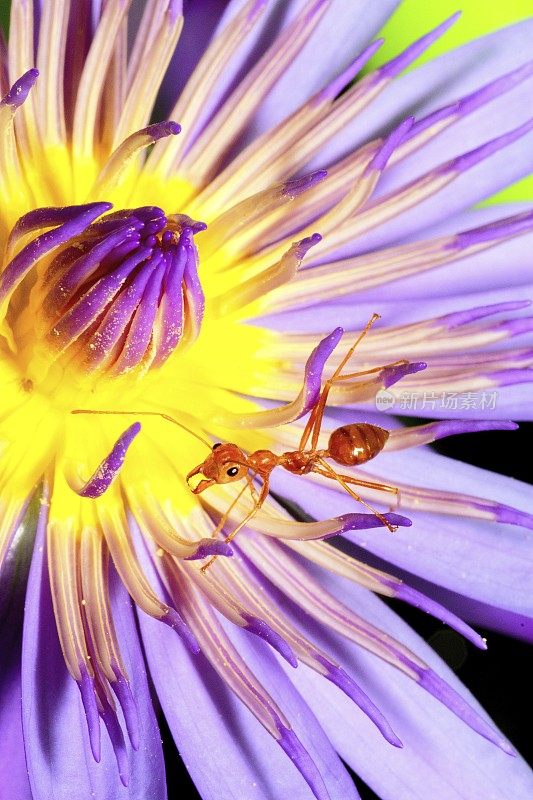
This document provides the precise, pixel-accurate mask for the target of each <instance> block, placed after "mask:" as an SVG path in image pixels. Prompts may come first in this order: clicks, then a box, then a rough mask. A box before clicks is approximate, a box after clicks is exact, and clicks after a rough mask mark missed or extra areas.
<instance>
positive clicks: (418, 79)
mask: <svg viewBox="0 0 533 800" xmlns="http://www.w3.org/2000/svg"><path fill="white" fill-rule="evenodd" d="M532 25H533V22H532V21H531V20H527V21H525V22H523V23H519V24H517V25H515V26H512V27H510V28H506V29H504V30H502V31H498V32H496V33H494V34H491V35H490V36H488V37H484V38H482V39H479V40H477V41H474V42H471V43H469V44H467V45H465V46H464V47H462V48H459V49H458V50H454V51H452V52H449V53H446V54H445V55H443V56H440V57H439V58H437V59H435V60H433V61H431V62H429V63H428V64H425V65H423V66H422V67H421V68H420V69H418V70H415V71H413V72H410V73H409V74H407V75H405V76H403V77H401V78H399V79H397V80H395V81H394V82H393V83H392V84H391V86H390V87H387V89H386V90H385V91H384V92H383V94H382V95H381V96H380V97H379V98H377V100H375V101H374V102H373V103H372V104H371V106H370V107H369V108H368V109H366V110H365V111H364V112H363V113H362V114H361V115H359V116H358V117H357V118H356V120H354V122H353V123H351V124H350V125H347V126H346V127H345V129H344V130H343V131H342V133H341V134H339V136H338V137H337V140H336V143H333V144H332V145H331V146H330V147H328V148H326V149H325V150H324V152H323V153H322V155H321V157H320V158H317V159H314V160H313V162H311V164H310V165H309V166H310V167H318V166H321V167H323V166H327V165H328V164H330V163H331V161H332V159H333V158H334V156H335V154H337V155H339V154H344V153H345V152H347V151H348V150H350V149H352V148H353V147H355V146H357V145H359V144H361V143H363V142H364V141H365V140H367V139H368V138H372V137H373V136H374V135H376V134H377V133H383V132H386V131H387V129H388V127H387V126H385V127H384V121H385V120H388V119H397V118H398V117H404V116H406V115H408V114H409V113H412V112H413V109H416V114H417V117H420V115H421V113H422V114H423V113H424V112H425V111H432V110H434V109H435V108H436V107H439V106H440V105H441V104H445V103H447V102H449V101H450V100H452V99H453V100H460V99H461V97H462V96H463V94H466V93H467V92H471V91H472V90H475V89H477V88H479V87H480V86H482V85H483V84H484V83H486V82H488V81H490V80H492V79H494V78H495V77H497V76H498V75H499V74H502V73H504V72H507V71H509V70H511V69H513V68H515V67H519V66H521V65H522V64H524V63H525V62H527V61H528V59H530V48H529V45H528V43H529V41H530V38H531V31H532ZM532 80H533V79H532V78H531V77H529V79H528V80H525V81H524V82H523V83H521V84H520V85H518V86H516V87H515V88H513V89H512V91H510V92H508V93H506V94H503V95H501V96H498V97H497V98H496V99H495V100H493V101H492V102H490V103H488V104H487V105H486V106H484V107H483V108H478V109H477V110H476V111H474V113H472V114H471V115H468V116H466V117H464V118H463V119H462V120H461V121H460V122H459V123H458V124H457V125H453V126H451V127H450V128H449V129H447V130H445V131H444V132H442V133H441V134H440V135H439V136H437V137H436V139H435V140H434V141H433V142H431V143H430V144H428V145H426V146H425V147H423V148H418V149H417V150H416V151H415V152H414V153H413V154H412V155H411V156H409V157H407V158H406V159H404V160H403V161H402V162H400V163H398V164H397V165H395V166H394V167H392V168H391V169H389V170H387V173H386V175H385V176H384V179H383V180H382V181H381V183H380V186H379V187H378V189H377V194H378V195H379V194H384V193H388V192H389V191H390V190H391V189H392V188H394V187H397V186H399V185H403V184H404V183H405V182H408V181H409V180H411V179H413V178H414V177H417V176H420V175H422V174H424V173H425V172H426V171H427V170H430V169H432V168H434V167H437V166H438V165H439V164H441V163H444V162H446V161H448V160H449V159H450V158H454V157H456V156H460V155H461V154H462V153H464V152H467V151H470V150H473V149H474V148H476V147H479V146H480V145H481V144H484V143H485V142H487V141H488V140H489V139H492V138H494V137H495V136H498V135H501V134H504V133H506V132H508V131H509V130H511V129H513V128H515V127H517V126H519V125H521V124H523V123H524V122H526V121H527V120H528V118H529V116H530V109H529V103H528V98H529V97H530V95H531V83H532ZM532 141H533V133H529V134H528V135H527V136H525V137H524V138H523V139H520V140H519V141H517V142H516V143H515V144H514V145H512V146H511V147H510V148H508V149H505V150H502V151H500V152H499V153H497V154H496V155H494V156H493V157H492V158H490V159H488V160H486V161H484V162H482V163H480V164H478V165H477V166H476V167H475V168H474V169H473V170H472V171H471V172H469V173H468V175H467V174H464V175H462V176H461V177H460V178H459V180H457V181H454V182H453V183H452V184H451V185H450V186H448V187H446V188H445V189H444V190H443V191H441V192H439V193H438V195H436V196H435V197H433V198H430V199H428V200H427V201H425V202H424V203H422V204H421V205H420V204H419V205H417V207H416V210H414V211H413V210H411V211H408V212H406V213H404V214H402V215H401V216H399V217H397V218H394V219H392V220H390V221H389V222H387V223H386V224H384V225H382V226H381V227H380V228H379V229H377V230H375V231H373V232H372V233H370V234H368V235H367V236H362V237H360V238H359V239H358V242H357V252H361V251H363V250H367V249H368V248H369V247H375V246H378V245H380V246H382V245H384V244H386V243H388V242H393V241H396V240H397V239H398V238H404V237H405V236H406V235H407V234H411V235H413V234H414V233H415V232H420V231H422V230H423V229H424V227H426V226H428V225H430V224H433V223H434V222H436V221H438V220H439V219H442V218H443V217H447V216H449V215H451V214H453V213H456V212H457V211H459V210H461V209H465V208H467V207H469V206H470V205H472V204H473V203H475V202H477V201H478V200H480V199H481V198H483V197H486V196H489V195H490V194H492V193H494V192H495V191H497V190H498V189H499V188H501V187H503V186H505V185H507V184H509V183H511V182H512V181H514V180H517V179H518V178H520V177H522V176H523V175H524V174H527V173H528V172H529V171H530V170H531V166H532V161H531V153H532V152H533V149H532V145H531V143H532Z"/></svg>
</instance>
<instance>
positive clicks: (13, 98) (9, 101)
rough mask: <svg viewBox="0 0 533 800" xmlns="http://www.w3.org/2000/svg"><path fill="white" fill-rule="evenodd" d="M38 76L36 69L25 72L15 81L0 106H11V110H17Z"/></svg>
mask: <svg viewBox="0 0 533 800" xmlns="http://www.w3.org/2000/svg"><path fill="white" fill-rule="evenodd" d="M38 76H39V70H38V69H29V70H28V71H27V72H25V73H24V75H22V77H21V78H19V79H18V80H17V81H15V83H14V84H13V86H12V87H11V89H10V90H9V92H8V93H7V94H6V96H5V97H4V98H3V100H2V102H1V104H0V105H3V106H12V107H13V108H18V107H19V106H21V105H22V103H23V102H24V101H25V100H26V98H27V96H28V94H29V92H30V89H31V88H32V87H33V86H34V84H35V81H36V80H37V78H38Z"/></svg>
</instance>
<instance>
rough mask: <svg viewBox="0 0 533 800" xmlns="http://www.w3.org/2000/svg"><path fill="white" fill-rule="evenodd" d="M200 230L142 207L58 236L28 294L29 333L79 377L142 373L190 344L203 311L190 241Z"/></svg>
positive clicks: (193, 224)
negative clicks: (99, 373) (72, 365)
mask: <svg viewBox="0 0 533 800" xmlns="http://www.w3.org/2000/svg"><path fill="white" fill-rule="evenodd" d="M43 211H44V210H43ZM65 211H66V210H65ZM23 219H24V218H23ZM63 227H65V226H63ZM205 227H206V226H205V224H204V223H202V222H193V220H191V219H190V218H189V217H186V216H185V215H180V214H176V215H169V216H166V215H165V213H164V212H163V211H162V210H161V209H160V208H157V207H154V206H147V207H143V208H136V209H130V210H124V211H118V212H114V213H111V214H108V215H107V216H104V217H101V218H100V219H99V220H98V221H94V222H92V224H90V225H88V226H87V227H85V228H84V230H83V231H82V232H81V233H79V234H77V235H76V236H73V237H70V238H68V239H67V240H66V241H64V242H63V246H62V247H61V249H57V248H56V251H55V252H54V254H53V257H51V258H50V257H49V258H48V260H47V262H46V263H45V264H44V267H42V268H41V269H40V270H39V272H40V274H39V276H38V279H37V281H36V284H35V285H34V288H33V290H32V296H33V302H32V304H31V305H32V307H33V308H34V309H35V308H36V306H38V307H37V310H36V319H34V320H33V324H34V325H35V327H36V328H37V331H36V332H37V338H38V339H39V340H40V341H41V343H43V344H44V345H45V346H46V349H47V350H49V351H50V353H51V355H52V358H53V360H54V361H56V360H57V359H61V360H62V361H65V360H67V361H68V362H69V363H72V361H73V360H74V361H75V362H76V364H77V366H78V367H79V368H80V369H81V370H82V371H84V372H85V373H87V372H92V371H96V370H99V371H102V370H103V371H105V372H106V373H107V374H110V375H120V374H123V373H126V372H129V371H131V370H135V369H137V368H139V369H140V370H141V371H143V372H144V371H146V370H147V369H148V368H150V367H156V366H160V365H161V364H163V363H164V361H166V359H167V358H168V357H169V356H170V355H171V353H173V351H174V350H175V349H176V348H177V347H178V345H180V344H181V345H183V344H186V343H190V342H191V341H193V340H194V339H195V338H196V337H197V336H198V333H199V330H200V326H201V323H202V317H203V311H204V296H203V292H202V287H201V285H200V281H199V279H198V252H197V249H196V245H195V243H194V240H193V237H194V235H195V234H196V233H198V232H199V231H201V230H204V229H205ZM58 230H59V228H56V229H55V231H53V232H52V233H56V232H57V231H58ZM47 235H50V233H49V232H48V233H46V234H44V235H43V236H42V237H41V238H44V237H45V236H47ZM36 241H37V240H34V242H33V243H32V244H35V242H36ZM26 249H27V248H26ZM41 263H42V262H41ZM36 301H37V302H36Z"/></svg>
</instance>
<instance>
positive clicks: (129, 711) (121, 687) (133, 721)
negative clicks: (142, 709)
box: [111, 665, 141, 750]
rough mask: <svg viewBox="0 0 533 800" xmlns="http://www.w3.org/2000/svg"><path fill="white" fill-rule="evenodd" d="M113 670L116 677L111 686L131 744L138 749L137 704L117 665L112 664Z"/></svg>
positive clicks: (139, 741) (139, 742)
mask: <svg viewBox="0 0 533 800" xmlns="http://www.w3.org/2000/svg"><path fill="white" fill-rule="evenodd" d="M113 672H114V673H115V675H116V676H117V679H116V681H112V682H111V688H112V689H113V691H114V692H115V695H116V697H117V700H118V702H119V703H120V707H121V709H122V713H123V714H124V720H125V722H126V730H127V731H128V736H129V739H130V742H131V746H132V747H133V749H134V750H138V749H139V747H140V744H141V738H140V724H139V713H138V711H137V704H136V703H135V698H134V697H133V694H132V691H131V687H130V685H129V683H128V681H127V680H126V678H125V677H124V675H123V674H122V672H121V670H120V668H119V667H118V666H117V665H115V666H113Z"/></svg>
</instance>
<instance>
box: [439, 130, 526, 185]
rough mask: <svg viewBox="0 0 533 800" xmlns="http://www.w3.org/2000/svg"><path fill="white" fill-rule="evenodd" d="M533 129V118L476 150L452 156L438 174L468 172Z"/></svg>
mask: <svg viewBox="0 0 533 800" xmlns="http://www.w3.org/2000/svg"><path fill="white" fill-rule="evenodd" d="M532 130H533V119H530V120H528V121H527V122H524V124H523V125H519V126H518V128H514V130H512V131H508V132H507V133H504V134H503V135H502V136H497V137H496V138H495V139H491V140H490V141H489V142H486V143H485V144H482V145H480V146H479V147H476V148H475V149H474V150H470V151H469V152H468V153H463V154H462V155H460V156H457V158H452V159H451V161H448V162H447V163H446V164H443V165H442V167H439V168H438V169H437V170H436V174H439V175H446V174H448V173H450V172H455V173H458V172H466V171H467V170H469V169H472V167H475V166H476V164H479V163H480V162H481V161H484V160H485V159H486V158H490V156H493V155H494V154H495V153H497V152H498V151H499V150H503V149H504V148H505V147H509V145H511V144H513V143H514V142H516V141H517V140H518V139H521V138H522V136H525V135H526V133H529V132H530V131H532Z"/></svg>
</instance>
